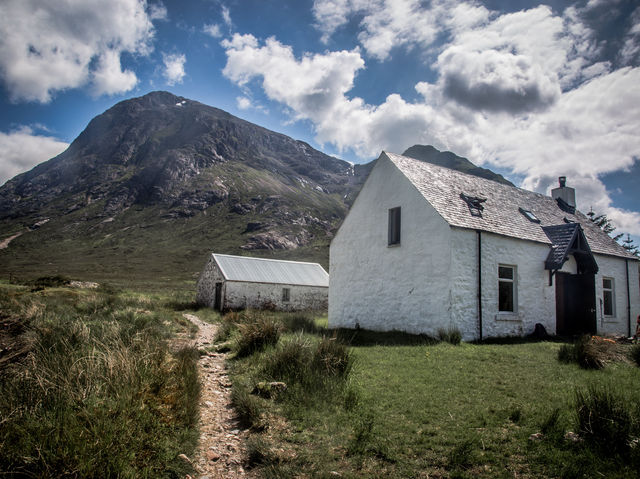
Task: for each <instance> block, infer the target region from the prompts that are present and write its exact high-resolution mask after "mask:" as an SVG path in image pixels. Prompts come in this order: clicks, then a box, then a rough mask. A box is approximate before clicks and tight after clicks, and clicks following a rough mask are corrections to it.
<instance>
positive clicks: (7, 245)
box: [0, 231, 24, 249]
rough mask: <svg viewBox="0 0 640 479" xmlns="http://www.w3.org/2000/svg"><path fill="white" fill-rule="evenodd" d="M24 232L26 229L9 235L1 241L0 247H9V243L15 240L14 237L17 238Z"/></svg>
mask: <svg viewBox="0 0 640 479" xmlns="http://www.w3.org/2000/svg"><path fill="white" fill-rule="evenodd" d="M22 233H24V231H21V232H20V233H16V234H14V235H13V236H9V237H8V238H5V239H3V240H2V241H0V249H6V248H8V247H9V243H11V241H13V240H14V239H16V238H17V237H18V236H20V235H21V234H22Z"/></svg>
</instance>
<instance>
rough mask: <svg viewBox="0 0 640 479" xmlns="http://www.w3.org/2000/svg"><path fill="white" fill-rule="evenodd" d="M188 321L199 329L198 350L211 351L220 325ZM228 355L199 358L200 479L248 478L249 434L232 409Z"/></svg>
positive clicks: (197, 459)
mask: <svg viewBox="0 0 640 479" xmlns="http://www.w3.org/2000/svg"><path fill="white" fill-rule="evenodd" d="M183 316H184V317H185V318H186V319H188V320H189V321H191V322H192V323H193V324H195V325H196V326H198V333H197V337H196V339H195V342H194V343H195V344H194V345H195V347H197V348H198V349H201V350H206V349H208V347H209V346H211V345H212V344H213V342H214V339H215V335H216V331H217V326H216V325H214V324H209V323H205V322H204V321H201V320H200V319H199V318H198V317H197V316H195V315H193V314H187V313H185V314H184V315H183ZM225 358H226V355H225V354H219V353H207V354H203V355H201V356H200V364H199V366H200V368H199V369H200V381H201V383H202V398H201V402H200V446H199V448H198V451H197V452H196V457H195V458H193V459H192V460H191V461H192V463H193V465H194V467H195V469H196V471H197V474H196V478H199V479H223V478H230V479H233V478H239V477H247V475H246V473H245V470H244V467H243V465H242V464H243V462H244V458H245V457H246V451H245V449H244V443H245V441H246V439H247V431H244V430H242V429H241V428H240V426H238V423H237V421H236V419H235V415H234V412H233V409H232V407H231V381H230V380H229V378H228V376H227V373H226V370H225Z"/></svg>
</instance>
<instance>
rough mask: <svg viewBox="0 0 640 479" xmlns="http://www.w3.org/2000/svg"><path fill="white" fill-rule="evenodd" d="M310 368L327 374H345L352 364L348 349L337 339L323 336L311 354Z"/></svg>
mask: <svg viewBox="0 0 640 479" xmlns="http://www.w3.org/2000/svg"><path fill="white" fill-rule="evenodd" d="M311 361H312V368H313V369H314V370H315V371H317V372H319V373H324V374H326V375H328V376H347V375H348V374H349V372H350V371H351V367H352V366H353V356H352V355H351V353H350V352H349V349H348V348H347V347H346V346H345V345H344V344H342V343H339V342H338V340H337V339H336V338H335V337H333V338H327V337H326V336H323V337H322V339H321V340H320V342H319V343H318V344H317V345H316V347H315V349H314V351H313V355H312V360H311Z"/></svg>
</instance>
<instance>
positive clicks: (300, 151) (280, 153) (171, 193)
mask: <svg viewBox="0 0 640 479" xmlns="http://www.w3.org/2000/svg"><path fill="white" fill-rule="evenodd" d="M418 146H419V145H418ZM429 148H431V149H433V150H434V151H435V152H437V150H435V148H433V147H429ZM414 149H415V148H414ZM429 151H431V150H429ZM437 153H440V152H437ZM437 153H434V152H433V151H431V154H432V155H435V156H436V157H438V158H441V156H438V154H437ZM450 155H453V154H452V153H445V157H449V156H450ZM453 156H454V157H455V158H454V159H455V161H457V162H460V161H461V160H457V158H460V157H457V156H456V155H453ZM463 160H464V159H463ZM464 161H465V162H467V163H468V165H471V166H474V165H472V164H471V163H470V162H468V160H464ZM374 164H375V161H372V162H370V163H367V164H362V165H352V164H350V163H348V162H346V161H343V160H341V159H339V158H334V157H331V156H328V155H326V154H324V153H322V152H320V151H317V150H315V149H313V148H312V147H311V146H310V145H308V144H307V143H305V142H303V141H299V140H294V139H292V138H290V137H288V136H286V135H283V134H281V133H277V132H272V131H270V130H268V129H266V128H263V127H261V126H258V125H254V124H253V123H250V122H248V121H246V120H242V119H240V118H237V117H235V116H233V115H231V114H230V113H227V112H225V111H223V110H220V109H217V108H215V107H211V106H208V105H204V104H202V103H199V102H196V101H193V100H189V99H187V98H184V97H181V96H175V95H173V94H171V93H168V92H152V93H149V94H147V95H144V96H142V97H138V98H132V99H129V100H125V101H122V102H119V103H117V104H115V105H114V106H113V107H111V108H109V109H107V110H106V111H105V112H104V113H102V114H101V115H98V116H96V117H95V118H93V119H92V120H91V121H90V122H89V123H88V125H87V127H86V128H85V129H84V130H83V131H82V133H81V134H80V135H78V137H77V138H76V139H75V140H74V141H73V142H72V143H71V145H70V146H69V148H68V149H67V150H65V151H64V152H63V153H61V154H60V155H58V156H56V157H54V158H52V159H50V160H48V161H46V162H44V163H41V164H40V165H37V166H36V167H34V168H33V169H32V170H30V171H28V172H26V173H22V174H20V175H18V176H16V177H14V178H12V179H11V180H9V181H7V182H6V183H5V185H3V186H2V187H0V241H2V240H5V239H7V238H9V237H10V236H13V235H16V234H18V233H21V234H20V235H18V236H16V237H15V238H14V239H13V240H12V241H11V243H10V245H9V247H6V248H4V249H2V250H0V269H2V270H4V271H8V272H10V273H14V274H16V275H21V274H22V275H27V276H36V275H42V274H59V273H60V274H68V275H73V276H75V277H77V278H79V279H105V280H108V281H119V280H121V277H122V276H123V275H124V276H126V277H127V278H129V279H131V280H132V281H136V280H137V281H144V280H146V279H148V278H150V277H152V278H154V281H156V282H157V281H161V282H162V281H166V282H167V283H169V282H171V281H174V282H175V281H176V280H178V282H183V283H184V284H190V283H189V282H190V281H193V279H194V278H195V277H196V276H197V274H198V272H199V271H200V269H201V267H202V265H203V264H204V262H205V261H206V259H207V257H208V255H209V253H210V252H211V251H216V252H220V253H229V254H247V252H249V253H250V254H251V255H254V256H268V257H277V258H281V259H293V260H308V261H315V262H320V263H322V264H323V265H325V266H327V263H328V248H329V243H330V241H331V238H332V237H333V235H334V233H335V231H336V230H337V228H338V227H339V225H340V223H341V222H342V219H343V218H344V217H345V215H346V213H347V211H348V208H349V206H350V204H351V202H352V201H353V199H354V198H355V196H356V195H357V193H358V191H359V190H360V187H361V186H362V184H363V182H364V181H365V179H366V176H367V175H368V173H369V171H370V170H371V168H372V167H373V165H374ZM468 165H467V164H466V163H465V166H466V167H467V168H468V167H469V166H468Z"/></svg>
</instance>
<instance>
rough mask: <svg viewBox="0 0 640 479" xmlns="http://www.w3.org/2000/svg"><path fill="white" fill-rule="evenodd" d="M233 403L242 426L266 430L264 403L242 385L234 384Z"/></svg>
mask: <svg viewBox="0 0 640 479" xmlns="http://www.w3.org/2000/svg"><path fill="white" fill-rule="evenodd" d="M231 403H232V404H233V407H234V408H235V410H236V414H237V415H238V419H239V420H240V423H241V424H242V426H244V427H247V428H251V429H253V430H256V431H259V430H262V429H264V422H263V420H262V410H263V406H262V402H261V400H260V399H259V398H257V397H256V396H253V395H252V394H250V392H249V390H248V389H247V388H246V387H244V386H243V385H241V384H234V386H233V390H232V391H231Z"/></svg>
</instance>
